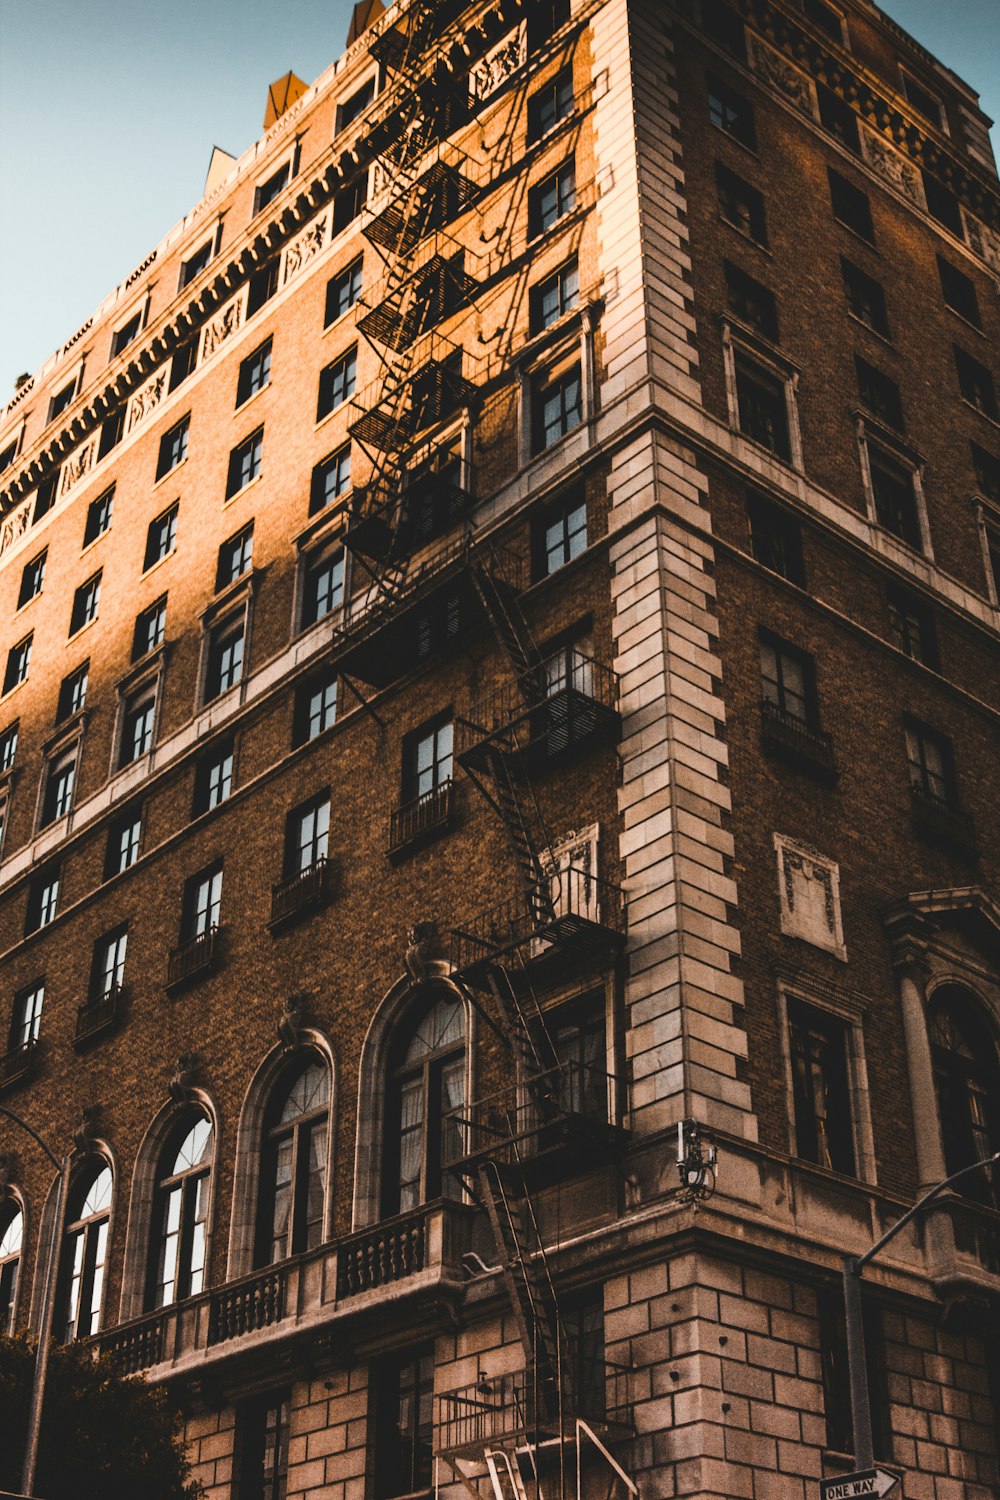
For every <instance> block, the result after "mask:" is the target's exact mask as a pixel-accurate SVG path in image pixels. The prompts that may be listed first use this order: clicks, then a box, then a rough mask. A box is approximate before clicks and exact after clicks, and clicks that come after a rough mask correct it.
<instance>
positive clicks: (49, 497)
mask: <svg viewBox="0 0 1000 1500" xmlns="http://www.w3.org/2000/svg"><path fill="white" fill-rule="evenodd" d="M58 483H59V470H58V469H57V470H56V472H55V473H54V474H50V475H49V476H48V478H47V479H43V480H42V482H41V483H40V484H39V486H38V489H37V490H36V491H35V506H34V509H33V510H32V512H31V524H32V526H37V524H38V522H39V521H40V520H41V519H42V517H43V516H44V515H47V514H48V513H49V511H50V510H51V509H52V507H53V505H55V503H56V486H57V484H58Z"/></svg>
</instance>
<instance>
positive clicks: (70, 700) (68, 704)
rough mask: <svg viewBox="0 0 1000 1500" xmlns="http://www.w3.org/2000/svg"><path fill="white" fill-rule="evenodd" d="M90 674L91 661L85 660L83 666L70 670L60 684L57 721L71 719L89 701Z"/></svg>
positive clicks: (58, 722)
mask: <svg viewBox="0 0 1000 1500" xmlns="http://www.w3.org/2000/svg"><path fill="white" fill-rule="evenodd" d="M89 676H90V663H89V662H86V661H85V662H84V663H83V666H82V667H77V669H76V671H75V672H70V674H69V676H68V677H64V678H63V680H62V682H61V683H60V684H59V700H58V703H57V705H56V723H57V724H61V723H62V722H63V721H64V720H65V719H71V718H72V717H73V715H74V714H76V713H79V712H80V709H81V708H82V707H83V705H84V704H85V703H86V701H87V681H88V678H89Z"/></svg>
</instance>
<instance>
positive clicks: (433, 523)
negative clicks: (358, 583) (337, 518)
mask: <svg viewBox="0 0 1000 1500" xmlns="http://www.w3.org/2000/svg"><path fill="white" fill-rule="evenodd" d="M471 508H472V495H471V494H470V493H469V491H468V490H466V489H463V488H462V487H461V486H460V485H457V484H452V483H451V482H450V481H449V480H446V479H444V478H442V476H441V475H439V474H422V475H420V476H419V477H418V478H417V479H414V480H412V481H411V482H409V483H408V484H406V486H405V487H404V488H403V489H402V490H401V491H400V492H397V493H395V494H392V495H390V496H388V497H387V496H386V495H385V494H383V493H381V492H377V491H376V492H373V491H370V490H365V489H363V488H362V489H357V490H355V491H354V493H353V495H352V497H351V502H350V505H349V507H348V512H347V526H346V529H345V532H344V541H345V544H346V545H347V546H348V547H349V548H350V549H351V550H352V551H354V552H360V553H361V554H362V555H363V556H365V557H370V558H375V559H378V560H381V561H385V560H386V559H387V558H388V557H389V556H390V554H394V555H396V556H398V557H401V556H404V555H409V554H410V553H411V552H414V551H416V550H418V549H419V548H421V547H423V546H425V545H426V544H427V543H428V542H432V541H433V540H434V538H435V537H438V536H440V535H442V533H443V532H445V531H447V530H449V528H450V527H451V526H453V525H454V524H455V522H456V521H459V520H461V519H462V517H463V516H465V515H466V514H467V513H468V512H469V510H471Z"/></svg>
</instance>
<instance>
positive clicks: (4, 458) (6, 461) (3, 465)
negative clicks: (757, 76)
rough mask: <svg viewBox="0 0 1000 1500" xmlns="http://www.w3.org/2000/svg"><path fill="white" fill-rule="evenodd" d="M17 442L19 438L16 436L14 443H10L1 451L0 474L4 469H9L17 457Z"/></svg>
mask: <svg viewBox="0 0 1000 1500" xmlns="http://www.w3.org/2000/svg"><path fill="white" fill-rule="evenodd" d="M17 442H18V440H17V438H15V439H14V441H13V442H12V443H8V444H7V446H6V448H4V450H3V452H2V453H0V474H2V473H3V471H4V469H9V468H10V466H11V464H12V463H13V462H14V460H15V458H16V457H17Z"/></svg>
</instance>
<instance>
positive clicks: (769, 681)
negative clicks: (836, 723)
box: [760, 631, 819, 730]
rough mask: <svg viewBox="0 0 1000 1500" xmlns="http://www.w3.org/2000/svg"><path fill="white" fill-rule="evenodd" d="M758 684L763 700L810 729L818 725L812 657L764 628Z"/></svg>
mask: <svg viewBox="0 0 1000 1500" xmlns="http://www.w3.org/2000/svg"><path fill="white" fill-rule="evenodd" d="M760 686H761V696H762V698H763V700H764V702H765V703H769V704H771V705H772V707H774V708H776V709H778V711H779V712H780V713H782V714H784V715H785V716H786V717H788V718H790V719H797V720H798V721H799V723H800V724H804V725H805V726H806V727H807V728H809V729H814V730H815V729H818V728H819V712H818V704H817V700H816V669H815V667H814V665H813V660H812V657H811V656H809V655H807V653H806V652H804V651H800V650H799V649H798V647H797V646H791V645H789V643H788V642H787V641H782V640H779V638H778V637H777V636H773V635H770V634H769V633H768V632H766V631H762V632H761V635H760Z"/></svg>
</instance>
